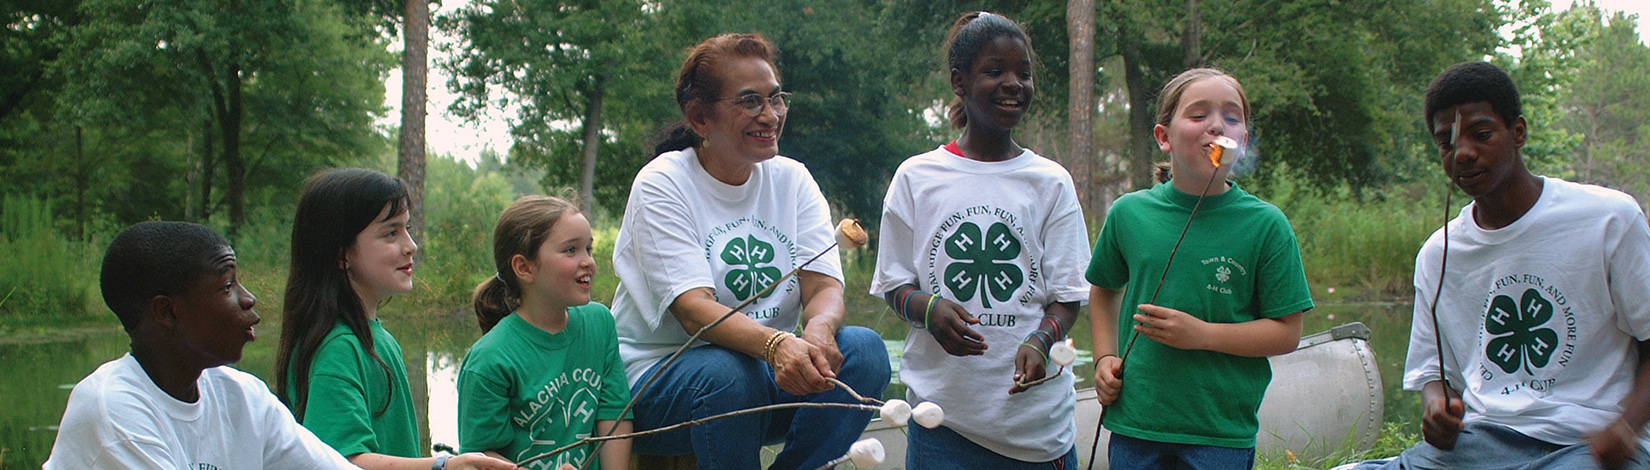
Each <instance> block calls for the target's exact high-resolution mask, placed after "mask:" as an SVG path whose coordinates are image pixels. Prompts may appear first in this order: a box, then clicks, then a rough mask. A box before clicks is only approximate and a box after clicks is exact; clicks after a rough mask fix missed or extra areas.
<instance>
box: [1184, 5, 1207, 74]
mask: <svg viewBox="0 0 1650 470" xmlns="http://www.w3.org/2000/svg"><path fill="white" fill-rule="evenodd" d="M1180 50H1181V52H1184V53H1185V54H1186V59H1185V62H1184V64H1185V66H1186V68H1187V69H1193V68H1197V67H1202V66H1203V18H1202V15H1201V14H1199V13H1198V12H1197V0H1186V33H1185V34H1184V35H1182V36H1181V37H1180Z"/></svg>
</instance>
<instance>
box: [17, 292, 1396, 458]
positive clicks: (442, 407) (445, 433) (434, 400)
mask: <svg viewBox="0 0 1650 470" xmlns="http://www.w3.org/2000/svg"><path fill="white" fill-rule="evenodd" d="M855 310H860V313H858V314H850V316H849V321H848V323H850V324H857V325H864V326H868V327H871V328H873V329H875V330H876V331H877V332H878V333H880V334H881V335H882V337H883V338H886V339H888V340H890V341H888V342H887V343H888V349H889V353H890V356H893V358H892V359H893V365H894V366H895V370H898V365H899V359H898V353H899V351H900V347H901V345H902V344H903V341H904V339H905V336H906V333H907V332H908V331H909V329H908V327H907V326H905V324H904V323H902V322H900V321H898V320H897V319H894V320H888V319H889V318H892V314H890V313H888V312H887V311H886V308H883V309H882V310H881V311H875V310H874V309H873V308H865V309H863V310H862V309H859V308H856V309H855ZM278 317H279V315H270V316H265V317H264V320H265V321H264V323H263V324H260V325H259V326H258V330H259V332H260V333H262V335H261V336H262V338H261V339H259V340H258V341H256V342H254V343H252V344H249V345H247V348H246V352H245V354H244V359H243V360H242V361H241V363H240V364H237V365H236V367H237V368H239V369H241V370H245V371H247V372H250V373H252V374H254V375H257V376H258V377H261V378H263V379H264V380H265V381H266V382H268V381H269V378H270V377H272V372H273V370H274V363H275V361H274V350H275V347H276V343H277V338H276V336H277V335H278V334H279V333H278V332H279V331H280V324H279V321H280V319H279V318H278ZM471 318H472V317H469V316H467V315H437V316H433V317H424V318H400V317H398V316H396V315H395V314H394V313H393V312H386V313H385V318H384V327H385V328H386V329H388V330H389V331H390V332H391V333H392V334H394V335H395V337H396V340H397V341H398V342H400V343H401V349H402V351H403V353H404V354H406V363H407V364H422V365H423V367H422V370H410V371H408V378H409V379H410V380H411V381H412V382H413V383H414V385H413V388H414V390H413V400H414V401H415V402H417V404H418V407H419V408H420V409H423V410H425V414H424V415H423V416H422V417H421V418H422V419H421V421H422V422H426V423H428V424H427V426H425V429H424V432H423V433H422V434H423V439H424V448H425V449H428V448H429V444H431V443H441V444H447V445H450V446H453V447H457V444H458V431H457V423H458V420H457V415H458V395H457V393H458V392H457V380H458V366H459V364H460V362H461V361H462V360H463V358H464V353H465V351H466V350H468V349H469V347H470V345H471V344H473V343H474V342H475V340H476V339H477V338H479V337H480V336H481V331H480V329H478V328H476V325H475V323H474V320H472V319H471ZM1087 321H1088V320H1087V318H1086V316H1085V317H1083V318H1081V319H1079V321H1078V325H1074V326H1073V327H1072V330H1073V331H1072V336H1073V339H1074V344H1075V345H1077V346H1086V345H1087V344H1089V341H1088V331H1089V330H1088V327H1087V325H1086V322H1087ZM1353 321H1361V322H1363V323H1364V324H1366V325H1368V326H1369V327H1370V329H1371V330H1373V331H1374V336H1373V337H1372V338H1371V341H1370V343H1371V346H1372V348H1373V349H1374V350H1375V354H1376V360H1377V361H1378V362H1379V363H1380V364H1379V365H1380V370H1381V378H1382V381H1383V382H1384V384H1385V387H1386V417H1387V420H1388V421H1400V422H1413V421H1415V420H1416V417H1418V416H1419V413H1420V398H1419V396H1417V394H1413V393H1404V392H1402V390H1401V388H1400V387H1401V384H1400V378H1401V376H1402V373H1403V361H1404V353H1405V345H1406V344H1407V341H1408V338H1409V321H1410V308H1409V306H1408V305H1405V304H1351V305H1331V306H1324V307H1319V308H1318V309H1316V310H1313V311H1311V312H1308V314H1307V316H1306V320H1305V328H1304V330H1305V331H1306V332H1307V333H1313V332H1318V331H1323V330H1327V329H1329V328H1330V327H1332V326H1336V325H1340V324H1344V323H1348V322H1353ZM126 350H127V338H126V335H125V334H124V332H122V331H121V330H120V328H119V327H110V328H109V329H108V330H107V331H104V332H102V333H99V334H94V335H89V336H86V337H77V338H74V339H70V340H65V341H58V342H50V343H35V344H12V345H0V371H5V372H6V375H7V376H8V379H9V380H3V381H0V459H3V460H0V463H3V465H4V468H28V469H36V468H40V464H41V463H42V462H44V461H45V459H46V457H47V456H48V455H49V454H50V453H51V444H52V441H53V439H55V438H56V435H57V432H56V426H57V424H58V422H59V421H60V420H61V419H62V416H63V408H64V405H65V404H66V403H67V401H68V398H69V389H70V388H72V387H73V384H74V383H75V382H78V381H79V380H80V379H81V378H83V377H85V376H86V375H87V374H90V373H91V372H92V371H93V370H95V369H96V368H97V367H98V366H99V365H101V364H103V363H104V362H107V361H109V360H112V359H115V358H117V357H120V355H122V354H125V352H126ZM1085 357H1087V356H1086V351H1085ZM1087 362H1088V361H1086V360H1082V361H1079V363H1080V364H1081V365H1080V366H1078V367H1076V368H1074V369H1073V371H1074V372H1075V373H1076V375H1077V378H1078V380H1079V383H1078V385H1077V386H1078V387H1088V386H1090V385H1089V384H1090V382H1091V381H1092V378H1093V374H1094V371H1093V365H1092V364H1088V363H1087ZM421 375H422V377H420V376H421ZM270 383H272V382H270ZM904 393H905V390H904V387H903V386H900V385H899V384H898V383H897V382H896V383H895V384H894V385H892V386H890V387H889V390H888V393H887V396H893V397H897V396H903V395H904Z"/></svg>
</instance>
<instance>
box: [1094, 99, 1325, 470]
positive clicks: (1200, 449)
mask: <svg viewBox="0 0 1650 470" xmlns="http://www.w3.org/2000/svg"><path fill="white" fill-rule="evenodd" d="M1158 96H1159V97H1160V98H1161V99H1160V101H1159V107H1158V112H1157V126H1156V127H1155V128H1154V129H1153V134H1154V135H1155V137H1156V139H1157V145H1158V148H1159V149H1161V150H1162V151H1163V152H1165V153H1168V154H1169V155H1170V164H1171V167H1172V169H1173V179H1172V180H1170V181H1169V182H1167V183H1163V184H1159V185H1157V186H1155V187H1153V188H1148V189H1143V190H1139V191H1135V192H1133V193H1129V194H1127V195H1124V196H1123V197H1121V198H1118V200H1117V201H1116V202H1115V203H1113V204H1112V207H1111V210H1110V211H1109V212H1108V213H1107V214H1106V223H1105V226H1104V227H1103V228H1102V229H1101V230H1100V238H1099V240H1098V241H1096V243H1095V246H1094V252H1093V253H1094V255H1093V256H1094V259H1093V260H1092V261H1091V262H1090V263H1089V269H1088V273H1087V276H1086V277H1087V278H1088V280H1089V283H1090V284H1092V285H1093V286H1092V287H1091V288H1090V294H1089V308H1090V321H1091V323H1090V325H1091V328H1092V332H1093V338H1094V354H1095V355H1096V356H1097V357H1099V358H1100V359H1099V360H1097V361H1096V368H1095V391H1096V393H1097V394H1098V395H1099V400H1100V403H1102V404H1104V405H1106V410H1105V415H1106V416H1105V417H1104V420H1105V422H1104V423H1103V424H1104V425H1105V426H1106V428H1108V429H1110V430H1111V431H1112V438H1111V441H1110V451H1109V454H1108V456H1109V458H1110V460H1111V468H1113V469H1136V468H1140V469H1147V468H1182V469H1186V468H1220V469H1226V468H1249V467H1250V466H1252V465H1253V464H1254V457H1255V435H1256V434H1257V433H1258V432H1259V424H1258V418H1257V412H1258V410H1259V407H1260V401H1261V398H1262V396H1263V395H1264V394H1265V392H1266V386H1267V383H1268V382H1270V380H1271V377H1272V370H1271V367H1270V365H1269V364H1268V362H1267V359H1266V357H1267V356H1274V355H1279V354H1285V353H1288V352H1290V351H1293V350H1294V349H1295V346H1296V344H1297V343H1298V342H1299V341H1300V333H1301V316H1302V312H1304V311H1306V310H1307V309H1310V308H1312V298H1311V295H1310V291H1308V290H1307V286H1306V275H1305V273H1304V272H1303V271H1302V270H1301V263H1300V250H1299V248H1298V247H1297V246H1296V243H1295V235H1294V231H1293V230H1292V229H1291V228H1290V226H1289V221H1288V219H1286V218H1285V217H1284V215H1283V212H1281V211H1279V210H1278V208H1277V207H1276V206H1273V205H1271V204H1269V203H1267V202H1265V201H1262V200H1260V199H1259V198H1256V197H1254V196H1253V195H1250V194H1248V193H1247V192H1244V191H1243V190H1242V189H1240V188H1239V187H1238V186H1237V185H1236V184H1235V183H1231V182H1228V181H1227V180H1226V177H1227V176H1228V175H1229V174H1230V172H1231V169H1232V167H1233V165H1232V164H1231V161H1230V160H1237V159H1232V158H1222V154H1223V153H1224V154H1227V155H1225V157H1233V156H1237V157H1238V159H1241V154H1242V152H1243V149H1245V148H1247V145H1248V140H1249V123H1250V111H1249V100H1248V98H1247V97H1245V95H1244V93H1243V85H1241V84H1239V83H1238V81H1237V79H1234V78H1232V77H1231V76H1230V75H1227V74H1225V73H1222V72H1220V71H1218V70H1215V69H1209V68H1200V69H1193V70H1188V71H1186V72H1183V73H1181V74H1180V75H1179V76H1177V77H1175V78H1174V79H1173V80H1170V81H1169V83H1168V84H1167V85H1165V86H1164V87H1163V92H1162V93H1161V94H1159V95H1158ZM1217 142H1225V144H1224V145H1221V146H1216V145H1214V144H1215V143H1217ZM1226 145H1230V146H1231V147H1232V149H1231V150H1225V151H1223V150H1217V149H1224V147H1225V146H1226ZM1217 152H1219V153H1217ZM1234 154H1235V155H1234ZM1159 291H1161V292H1159ZM1159 293H1161V294H1162V295H1161V296H1159V295H1158V294H1159ZM1119 354H1121V355H1122V357H1121V358H1119V357H1118V355H1119ZM1125 361H1126V362H1127V363H1126V364H1125Z"/></svg>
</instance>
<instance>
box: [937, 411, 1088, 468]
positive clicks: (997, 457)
mask: <svg viewBox="0 0 1650 470" xmlns="http://www.w3.org/2000/svg"><path fill="white" fill-rule="evenodd" d="M906 432H907V433H908V434H909V435H908V436H906V444H905V468H906V469H907V470H976V469H987V468H988V469H992V470H1018V469H1025V470H1033V469H1035V470H1048V469H1054V470H1070V469H1076V468H1077V446H1075V445H1074V446H1072V447H1071V450H1069V451H1066V455H1065V456H1062V457H1060V458H1058V459H1054V460H1052V461H1048V462H1022V461H1019V460H1014V459H1011V458H1008V457H1004V456H1003V455H1002V454H998V453H996V452H992V451H991V450H990V449H987V448H984V447H980V445H979V444H975V443H974V441H970V440H968V438H966V437H963V436H962V435H961V434H957V432H956V431H952V430H951V429H950V428H946V427H945V426H940V427H937V428H934V429H925V428H923V427H922V426H917V425H916V423H915V422H913V423H911V426H908V427H906Z"/></svg>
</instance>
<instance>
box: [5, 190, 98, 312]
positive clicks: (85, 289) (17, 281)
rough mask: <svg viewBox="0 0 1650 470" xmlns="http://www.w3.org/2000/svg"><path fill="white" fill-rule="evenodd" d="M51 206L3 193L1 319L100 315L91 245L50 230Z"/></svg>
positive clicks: (95, 260) (95, 257) (94, 250)
mask: <svg viewBox="0 0 1650 470" xmlns="http://www.w3.org/2000/svg"><path fill="white" fill-rule="evenodd" d="M53 221H54V219H53V217H52V210H51V203H50V202H49V201H43V200H39V199H35V198H33V197H27V196H17V195H7V196H5V198H4V201H3V202H0V292H5V294H4V297H5V298H4V300H0V319H5V320H16V319H23V318H27V319H49V318H56V317H63V316H80V315H83V314H85V313H86V312H89V311H99V310H100V308H97V307H98V306H99V304H98V303H94V298H95V297H96V296H95V294H96V290H95V288H96V287H95V286H96V285H97V264H98V263H99V261H100V260H101V257H102V253H103V251H102V250H101V249H97V248H96V246H95V244H94V243H89V242H86V241H75V240H69V239H68V237H65V236H63V235H60V234H58V233H57V231H56V230H55V229H54V228H53Z"/></svg>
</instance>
